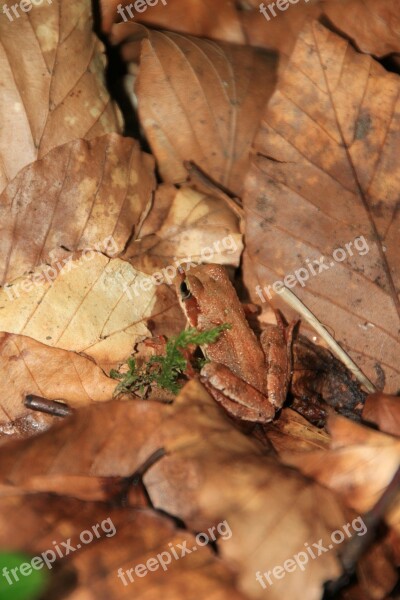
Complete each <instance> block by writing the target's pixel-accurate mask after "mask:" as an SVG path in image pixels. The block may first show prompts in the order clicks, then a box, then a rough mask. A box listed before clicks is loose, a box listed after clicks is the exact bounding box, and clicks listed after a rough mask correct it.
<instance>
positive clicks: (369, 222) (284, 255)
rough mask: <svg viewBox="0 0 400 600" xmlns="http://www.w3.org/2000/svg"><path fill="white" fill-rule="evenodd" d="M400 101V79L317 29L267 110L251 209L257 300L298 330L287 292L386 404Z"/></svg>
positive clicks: (397, 312) (394, 355)
mask: <svg viewBox="0 0 400 600" xmlns="http://www.w3.org/2000/svg"><path fill="white" fill-rule="evenodd" d="M399 90H400V79H399V77H398V76H396V75H395V74H392V73H388V72H386V71H385V70H384V69H383V68H382V66H381V65H379V64H377V63H376V62H375V61H374V60H373V59H372V58H371V57H369V56H366V55H361V54H359V53H357V52H356V51H355V50H353V49H352V48H351V47H350V45H349V43H348V42H347V41H346V40H344V39H342V38H340V37H338V36H337V35H336V34H334V33H331V32H330V31H328V30H327V29H325V28H324V27H323V26H322V25H320V24H318V23H312V24H308V25H307V26H306V28H305V29H304V30H303V32H302V33H301V35H300V36H299V39H298V42H297V44H296V49H295V51H294V52H293V55H292V57H291V60H290V62H289V64H288V66H287V69H286V70H285V72H284V74H283V76H282V79H281V81H280V83H279V85H278V87H277V90H276V92H275V93H274V95H273V97H272V99H271V101H270V103H269V104H268V107H267V108H266V112H265V115H264V120H263V123H262V125H261V128H260V131H259V133H258V135H257V138H256V140H255V144H254V154H253V161H252V168H251V170H250V171H249V175H248V177H247V180H246V195H245V200H244V202H245V211H246V216H247V222H246V233H247V236H246V241H247V248H246V253H247V257H248V261H247V262H246V269H245V277H246V280H247V285H248V287H249V289H250V293H251V294H252V296H253V298H254V299H255V300H256V301H258V302H260V299H262V301H263V302H264V303H266V302H267V301H268V300H269V299H270V298H271V299H272V301H273V303H274V305H276V306H278V307H279V308H281V309H282V310H283V311H284V313H285V314H286V315H288V318H290V316H291V314H292V313H291V311H290V310H289V309H288V307H287V306H286V305H285V304H284V303H283V301H282V300H281V299H280V298H279V296H278V295H277V294H275V289H276V288H275V289H274V288H273V287H272V286H273V284H274V283H275V282H277V281H284V282H285V281H286V284H287V286H288V287H290V288H292V290H293V292H294V293H295V294H296V295H297V296H298V297H299V298H300V299H301V300H302V301H303V302H304V304H305V305H306V306H307V307H308V308H309V309H310V310H311V311H312V312H313V313H314V314H315V315H316V316H317V318H318V319H319V320H320V321H321V322H322V323H323V324H324V325H325V326H326V327H327V328H328V329H329V330H330V331H332V332H334V335H335V338H336V339H337V341H338V342H339V343H340V344H341V345H342V346H343V347H344V348H345V350H347V351H348V352H349V353H350V355H351V356H352V358H353V359H354V360H355V362H356V363H357V364H358V365H359V366H360V367H361V368H362V369H363V370H364V371H365V373H366V374H367V375H368V376H369V378H370V379H371V380H372V381H373V382H375V383H376V385H377V386H378V387H379V388H382V387H383V386H386V390H387V391H388V392H391V391H395V390H397V389H398V387H399V384H400V371H399V366H398V355H399V352H400V343H399V339H400V338H399V335H398V333H399V321H400V300H399V292H400V279H399V273H400V263H399V260H400V255H399V252H398V231H399V223H400V221H399V219H400V213H399V211H398V187H399V182H400V171H399V163H398V154H397V150H396V149H397V146H398V143H399V140H400V136H399V130H400V128H399V123H400V120H399V111H400V104H399ZM297 274H298V277H297ZM296 277H297V279H296ZM285 278H286V279H285ZM257 285H258V286H260V287H258V288H257V287H256V286H257ZM268 286H269V287H268ZM265 305H266V304H265ZM303 328H304V325H303ZM316 341H318V339H316Z"/></svg>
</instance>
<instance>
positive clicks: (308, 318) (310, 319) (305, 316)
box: [277, 287, 376, 393]
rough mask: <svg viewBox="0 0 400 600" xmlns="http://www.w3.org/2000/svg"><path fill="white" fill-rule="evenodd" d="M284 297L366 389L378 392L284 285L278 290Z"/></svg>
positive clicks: (314, 317) (315, 318)
mask: <svg viewBox="0 0 400 600" xmlns="http://www.w3.org/2000/svg"><path fill="white" fill-rule="evenodd" d="M277 293H278V294H279V295H280V296H282V299H283V300H284V301H285V302H286V304H289V306H291V307H292V308H294V310H295V311H296V312H298V313H299V315H301V317H302V318H303V319H304V320H305V321H307V323H309V324H310V325H311V327H313V329H315V331H316V332H317V333H318V334H319V335H320V336H321V337H322V339H323V340H325V342H326V343H327V344H328V346H329V348H330V349H331V350H332V352H333V354H335V355H336V356H337V357H338V359H339V360H341V361H342V362H343V363H344V364H345V366H346V367H347V368H348V369H349V371H351V372H352V373H353V375H354V377H356V379H358V381H359V382H360V383H361V384H362V385H363V386H364V387H365V389H366V390H367V391H368V392H370V393H372V392H376V388H375V386H374V385H373V383H371V381H370V380H369V379H368V378H367V377H366V376H365V375H364V373H363V372H362V371H361V369H360V368H359V367H358V366H357V365H356V363H355V362H354V361H353V360H352V359H351V358H350V356H349V355H348V354H347V353H346V352H345V351H344V350H343V348H341V347H340V346H339V344H338V343H337V341H336V340H335V338H334V337H333V336H332V335H331V334H330V333H329V331H327V330H326V329H325V327H324V326H323V325H322V323H321V322H320V321H318V319H317V317H316V316H315V315H314V314H313V313H312V312H311V311H310V310H309V309H308V308H307V307H306V306H305V305H304V304H303V302H302V301H301V300H299V298H298V297H297V296H296V295H295V294H294V293H293V292H292V291H291V290H289V289H288V288H287V287H283V288H281V289H280V290H279V292H277Z"/></svg>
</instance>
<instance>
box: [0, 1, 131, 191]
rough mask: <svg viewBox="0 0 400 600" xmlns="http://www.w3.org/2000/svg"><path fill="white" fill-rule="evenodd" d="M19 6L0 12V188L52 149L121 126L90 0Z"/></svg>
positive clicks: (115, 129) (118, 129)
mask: <svg viewBox="0 0 400 600" xmlns="http://www.w3.org/2000/svg"><path fill="white" fill-rule="evenodd" d="M9 10H10V9H9ZM18 11H19V17H18V18H16V17H15V18H14V20H13V22H10V21H9V20H8V18H6V15H5V14H2V15H1V19H0V40H1V42H0V63H1V65H2V66H1V79H2V81H1V84H2V90H3V93H2V95H1V98H0V115H1V141H0V191H2V190H3V189H4V187H5V186H6V184H7V183H8V182H9V181H11V180H12V179H13V178H14V177H15V175H16V174H17V173H18V171H20V170H21V169H22V168H23V167H24V166H25V165H27V164H29V163H31V162H34V161H35V160H36V159H37V158H41V157H42V156H44V155H45V154H46V153H47V152H49V150H51V149H52V148H55V147H56V146H59V145H60V144H64V143H66V142H69V141H71V140H74V139H76V138H86V139H92V138H94V137H96V136H99V135H102V134H104V133H108V132H113V131H120V130H121V125H122V123H121V118H120V116H119V111H118V109H117V108H116V107H115V105H114V104H113V102H112V101H111V99H110V96H109V94H108V92H107V90H106V87H105V82H104V69H105V57H104V55H103V45H102V44H101V43H100V41H99V40H98V39H97V38H96V36H95V34H94V33H93V31H92V30H93V20H92V3H91V2H90V0H83V1H81V2H79V3H75V2H70V0H53V1H52V2H51V3H49V2H43V3H41V4H39V3H36V4H35V5H33V6H32V5H31V10H30V11H29V12H24V11H22V9H18ZM11 14H12V13H11ZM22 49H23V55H24V57H25V59H24V60H22V59H21V53H22ZM4 92H6V93H4Z"/></svg>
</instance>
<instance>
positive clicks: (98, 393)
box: [0, 333, 116, 436]
mask: <svg viewBox="0 0 400 600" xmlns="http://www.w3.org/2000/svg"><path fill="white" fill-rule="evenodd" d="M115 383H116V382H115V381H114V380H112V379H110V378H109V377H106V375H104V373H103V372H102V371H101V369H100V368H99V367H97V366H96V365H95V364H94V363H93V362H92V361H91V360H89V359H87V358H85V357H83V356H79V355H78V354H76V353H74V352H67V351H65V350H59V349H57V348H50V347H49V346H46V345H44V344H41V343H39V342H36V341H35V340H33V339H31V338H29V337H24V336H18V335H10V334H5V333H0V435H5V436H10V435H13V436H14V435H16V434H19V435H29V434H36V433H38V432H39V431H41V430H42V429H43V428H47V426H48V424H49V423H51V422H52V419H51V418H49V417H43V415H41V414H40V413H37V412H32V411H31V410H29V409H27V408H25V406H24V399H25V396H26V395H27V394H36V395H39V396H42V397H45V398H48V399H50V400H51V399H52V400H59V399H62V400H64V401H65V402H67V403H68V405H69V406H71V407H72V408H76V407H79V406H84V405H85V404H89V403H91V402H104V401H105V400H109V399H110V398H111V397H112V394H113V391H114V389H115Z"/></svg>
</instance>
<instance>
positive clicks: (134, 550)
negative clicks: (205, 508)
mask: <svg viewBox="0 0 400 600" xmlns="http://www.w3.org/2000/svg"><path fill="white" fill-rule="evenodd" d="M0 513H1V516H0V545H1V547H2V548H7V549H8V550H19V551H20V550H24V551H25V552H27V553H28V554H29V555H31V556H41V554H42V553H43V552H44V553H46V554H45V556H46V558H47V561H48V563H49V564H50V567H51V571H50V573H49V574H50V575H51V579H50V585H49V588H48V590H47V592H46V595H45V598H46V599H48V600H50V599H53V598H55V597H57V596H58V594H57V593H56V591H57V590H58V592H59V591H60V590H62V597H63V598H64V599H65V600H78V598H83V597H84V598H85V600H99V598H106V597H107V600H128V599H131V598H132V596H133V597H134V598H138V599H139V600H157V599H159V598H161V597H162V598H166V599H167V600H180V599H181V600H186V599H187V598H190V599H191V600H204V598H205V597H207V598H211V599H212V600H230V599H231V598H232V599H233V600H246V597H245V596H244V595H242V594H241V593H240V592H239V591H237V590H236V589H235V587H234V580H233V573H232V570H231V569H229V567H228V565H227V564H224V563H223V562H222V561H221V560H220V559H218V558H217V557H216V556H215V554H213V551H212V550H211V548H210V547H207V546H203V547H202V546H201V545H199V544H197V540H196V538H195V536H194V534H192V533H191V532H189V531H185V530H183V529H177V528H176V527H175V525H174V524H173V521H172V519H169V518H168V517H166V516H161V515H159V514H157V513H155V512H154V511H151V510H135V509H132V508H116V507H111V506H107V505H105V504H100V503H97V504H96V503H91V504H90V503H85V502H81V501H79V500H75V499H71V498H65V497H60V498H58V497H55V496H50V495H46V494H36V495H33V496H30V497H29V498H27V497H26V496H11V497H8V498H2V499H0ZM17 514H18V515H19V516H18V519H16V517H15V516H16V515H17ZM206 531H207V530H206ZM91 538H92V542H90V539H91ZM67 540H68V541H69V545H68V542H67ZM221 543H223V542H221ZM182 547H183V548H187V549H193V547H196V552H190V554H189V552H186V553H185V554H184V551H183V550H181V548H182ZM57 548H58V549H59V551H60V552H61V557H59V556H58V555H57V554H56V552H54V550H57ZM171 548H173V549H174V550H175V552H176V555H177V556H178V559H175V557H174V555H173V553H171V562H170V563H169V564H168V563H167V555H166V554H163V555H162V556H161V558H160V561H162V559H164V566H165V568H163V567H162V564H161V562H158V560H159V559H158V557H157V555H159V554H161V553H162V552H164V553H165V552H171ZM51 551H53V552H54V555H55V557H56V560H55V561H54V562H51V561H52V558H53V557H52V554H51ZM57 552H58V550H57ZM183 554H184V555H183ZM150 559H153V561H152V564H151V567H152V568H151V569H148V570H147V573H145V572H144V568H139V567H138V573H139V576H138V575H137V574H136V572H135V568H136V567H137V566H140V565H142V566H144V565H145V564H146V563H147V561H148V560H150ZM155 563H156V564H157V563H158V567H157V566H156V564H155ZM43 566H44V565H43ZM44 568H45V569H46V568H47V567H46V566H44ZM130 569H132V571H131V572H130V574H128V573H127V571H128V570H130ZM121 570H122V573H121ZM119 573H120V575H119ZM17 575H18V571H17ZM11 577H12V575H11ZM131 578H132V581H131ZM210 591H211V593H210ZM105 594H106V596H105Z"/></svg>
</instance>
